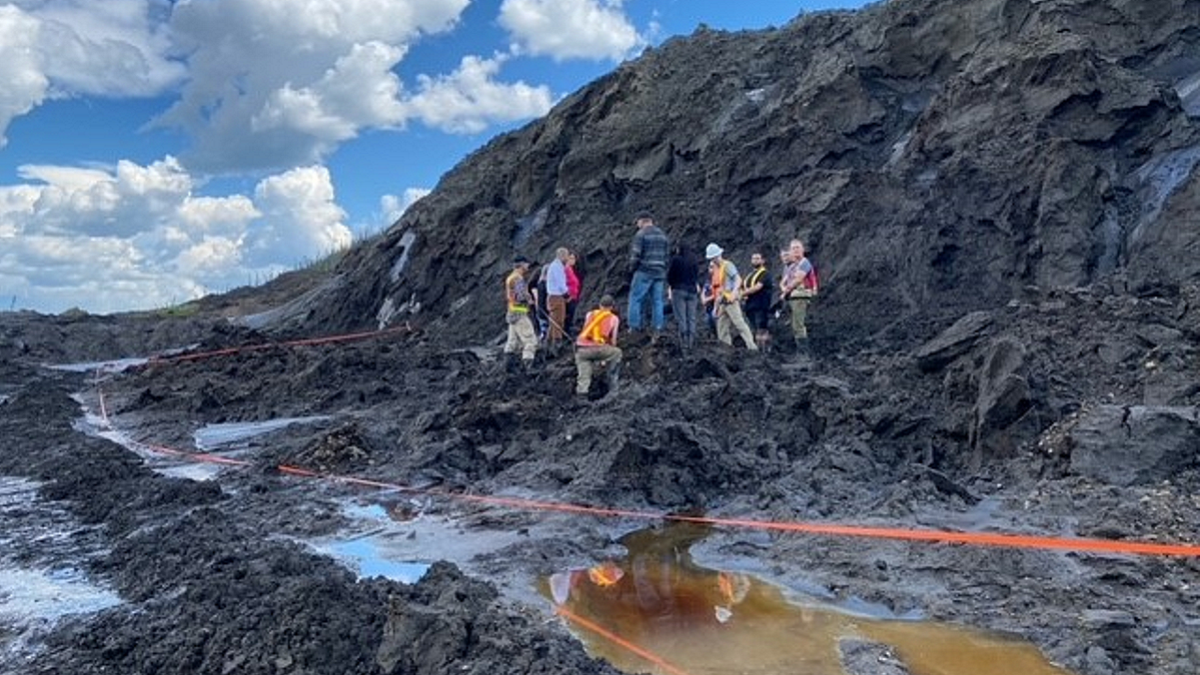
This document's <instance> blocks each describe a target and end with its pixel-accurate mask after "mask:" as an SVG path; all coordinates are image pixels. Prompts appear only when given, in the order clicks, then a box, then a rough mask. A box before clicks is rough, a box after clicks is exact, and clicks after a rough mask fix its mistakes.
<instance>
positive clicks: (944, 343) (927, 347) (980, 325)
mask: <svg viewBox="0 0 1200 675" xmlns="http://www.w3.org/2000/svg"><path fill="white" fill-rule="evenodd" d="M991 327H992V314H991V312H982V311H980V312H971V313H969V314H967V315H966V316H964V317H962V318H961V319H959V320H958V321H955V322H954V324H953V325H952V326H950V327H949V328H947V329H946V330H944V331H942V332H941V333H940V334H939V335H938V336H937V337H935V338H933V339H932V340H930V341H929V342H926V343H925V344H923V345H921V347H920V348H918V349H917V351H916V354H915V356H916V358H917V367H918V368H920V369H921V371H922V372H925V373H932V372H936V371H938V370H941V369H942V368H945V367H946V366H947V365H949V364H950V363H952V362H953V361H954V360H955V359H957V358H959V357H960V356H962V355H963V354H966V353H967V352H969V351H971V349H972V348H973V347H974V346H975V345H976V344H977V343H978V342H979V340H980V339H982V338H984V337H985V336H987V334H988V332H989V330H990V329H991Z"/></svg>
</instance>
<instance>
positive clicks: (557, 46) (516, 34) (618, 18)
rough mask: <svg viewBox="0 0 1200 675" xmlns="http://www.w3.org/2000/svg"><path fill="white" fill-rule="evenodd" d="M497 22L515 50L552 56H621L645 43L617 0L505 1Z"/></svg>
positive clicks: (619, 57)
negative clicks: (511, 39)
mask: <svg viewBox="0 0 1200 675" xmlns="http://www.w3.org/2000/svg"><path fill="white" fill-rule="evenodd" d="M500 25H501V26H503V27H504V28H505V29H506V30H508V32H509V33H510V35H511V36H512V38H513V40H515V42H516V49H517V50H518V51H520V52H528V53H530V54H534V55H539V56H549V57H551V58H553V59H555V60H564V59H594V60H603V59H609V60H612V61H620V60H622V59H624V58H625V57H626V56H628V55H629V54H630V53H632V52H633V50H634V49H636V48H638V47H640V46H643V45H644V44H645V41H644V40H643V39H642V38H641V37H640V36H639V35H638V33H637V30H636V29H635V28H634V27H633V25H632V24H631V23H630V22H629V19H628V18H627V17H626V16H625V13H624V12H623V11H622V9H621V2H620V0H608V1H607V2H601V1H600V0H504V4H503V5H501V6H500Z"/></svg>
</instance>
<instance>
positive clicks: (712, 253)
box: [704, 244, 725, 260]
mask: <svg viewBox="0 0 1200 675" xmlns="http://www.w3.org/2000/svg"><path fill="white" fill-rule="evenodd" d="M724 252H725V249H723V248H721V247H720V246H717V245H716V244H709V245H708V246H705V247H704V258H705V259H706V260H712V259H713V258H715V257H717V256H719V255H721V254H722V253H724Z"/></svg>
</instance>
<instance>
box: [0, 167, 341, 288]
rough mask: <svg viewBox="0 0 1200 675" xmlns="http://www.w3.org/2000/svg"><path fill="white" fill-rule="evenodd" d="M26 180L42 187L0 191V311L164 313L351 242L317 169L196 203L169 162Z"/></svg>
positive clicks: (27, 173)
mask: <svg viewBox="0 0 1200 675" xmlns="http://www.w3.org/2000/svg"><path fill="white" fill-rule="evenodd" d="M22 176H23V177H24V178H25V179H26V180H29V181H36V182H29V183H24V184H19V185H11V186H3V187H0V303H3V304H5V305H8V304H10V302H11V303H12V304H15V305H16V307H17V308H32V309H38V310H40V311H47V312H59V311H63V310H65V309H67V308H70V307H73V306H80V307H82V308H84V309H86V310H88V311H92V312H111V311H120V310H127V309H131V308H153V307H161V306H165V305H169V304H174V303H177V302H182V301H185V300H189V299H191V298H194V297H198V296H200V295H203V294H205V293H207V292H211V291H223V290H227V289H229V288H232V287H234V286H238V285H243V284H245V283H248V282H249V281H252V280H258V281H262V280H265V279H267V278H269V277H271V276H273V275H275V274H277V273H279V272H281V271H284V270H287V269H291V268H293V267H294V266H295V265H296V264H298V263H301V262H304V261H305V260H312V259H316V258H319V257H321V256H324V255H326V254H328V253H329V252H331V251H333V250H335V249H337V248H340V247H343V246H346V245H348V244H349V243H350V230H349V229H348V228H347V227H346V226H345V225H344V224H343V222H342V221H343V220H344V218H345V214H344V213H343V211H342V209H341V208H340V207H339V206H338V205H337V204H336V202H335V199H334V197H335V195H334V192H333V186H332V183H331V181H330V177H329V173H328V171H326V170H325V168H323V167H319V166H314V167H305V168H299V169H293V170H291V171H288V172H285V173H282V174H279V175H275V176H270V177H268V178H265V179H263V180H262V181H260V182H259V184H258V186H257V187H256V189H255V190H254V194H253V195H252V196H248V195H240V194H234V195H229V196H224V197H212V196H205V197H200V196H195V195H193V194H192V191H193V189H195V187H196V186H195V181H194V179H193V178H192V177H191V176H190V175H189V174H188V173H187V172H186V171H185V170H184V169H183V168H182V167H181V166H180V164H179V162H178V161H176V160H175V159H174V158H172V157H166V158H164V159H162V160H160V161H158V162H154V163H152V164H150V165H148V166H140V165H138V164H135V163H132V162H120V163H119V164H118V165H117V166H116V167H113V168H111V169H109V170H100V169H95V168H90V169H75V168H70V167H53V166H28V167H22ZM10 299H15V301H14V300H10Z"/></svg>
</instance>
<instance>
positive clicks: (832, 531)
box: [277, 465, 1200, 557]
mask: <svg viewBox="0 0 1200 675" xmlns="http://www.w3.org/2000/svg"><path fill="white" fill-rule="evenodd" d="M277 469H278V470H279V471H280V472H282V473H287V474H291V475H296V476H304V477H306V478H317V479H322V480H331V481H336V482H339V483H346V484H350V485H361V486H364V487H373V488H382V489H388V490H399V491H401V492H409V493H415V494H426V495H434V496H444V497H449V498H452V499H457V500H460V501H468V502H476V503H481V504H490V505H493V506H502V507H508V508H513V509H517V510H525V511H557V512H560V513H578V514H584V515H592V516H602V517H608V518H613V517H617V518H639V519H646V520H668V521H675V522H683V523H697V524H702V525H711V526H723V527H735V528H745V529H757V530H768V531H779V532H798V533H802V534H814V535H826V536H841V537H865V538H870V539H898V540H904V541H928V542H939V543H945V544H969V545H974V546H999V547H1005V548H1028V549H1043V550H1059V551H1094V552H1098V553H1116V554H1130V555H1170V556H1191V557H1200V545H1197V544H1159V543H1154V542H1140V541H1121V540H1116V539H1084V538H1073V537H1048V536H1038V535H1020V534H1002V533H992V532H953V531H950V530H917V529H911V528H894V527H868V526H862V525H839V524H836V523H806V522H778V521H769V520H749V519H743V518H720V517H707V516H683V515H677V514H671V513H658V512H654V511H635V510H630V509H613V508H606V507H596V506H586V505H582V504H570V503H565V502H546V501H538V500H535V499H526V498H522V497H497V496H492V495H473V494H464V493H455V492H448V491H445V490H431V489H425V488H415V487H409V486H406V485H400V484H398V483H386V482H383V481H376V480H368V479H364V478H354V477H350V476H336V475H331V474H323V473H319V472H316V471H310V470H308V469H303V468H301V467H295V466H287V465H280V466H279V467H277Z"/></svg>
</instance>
